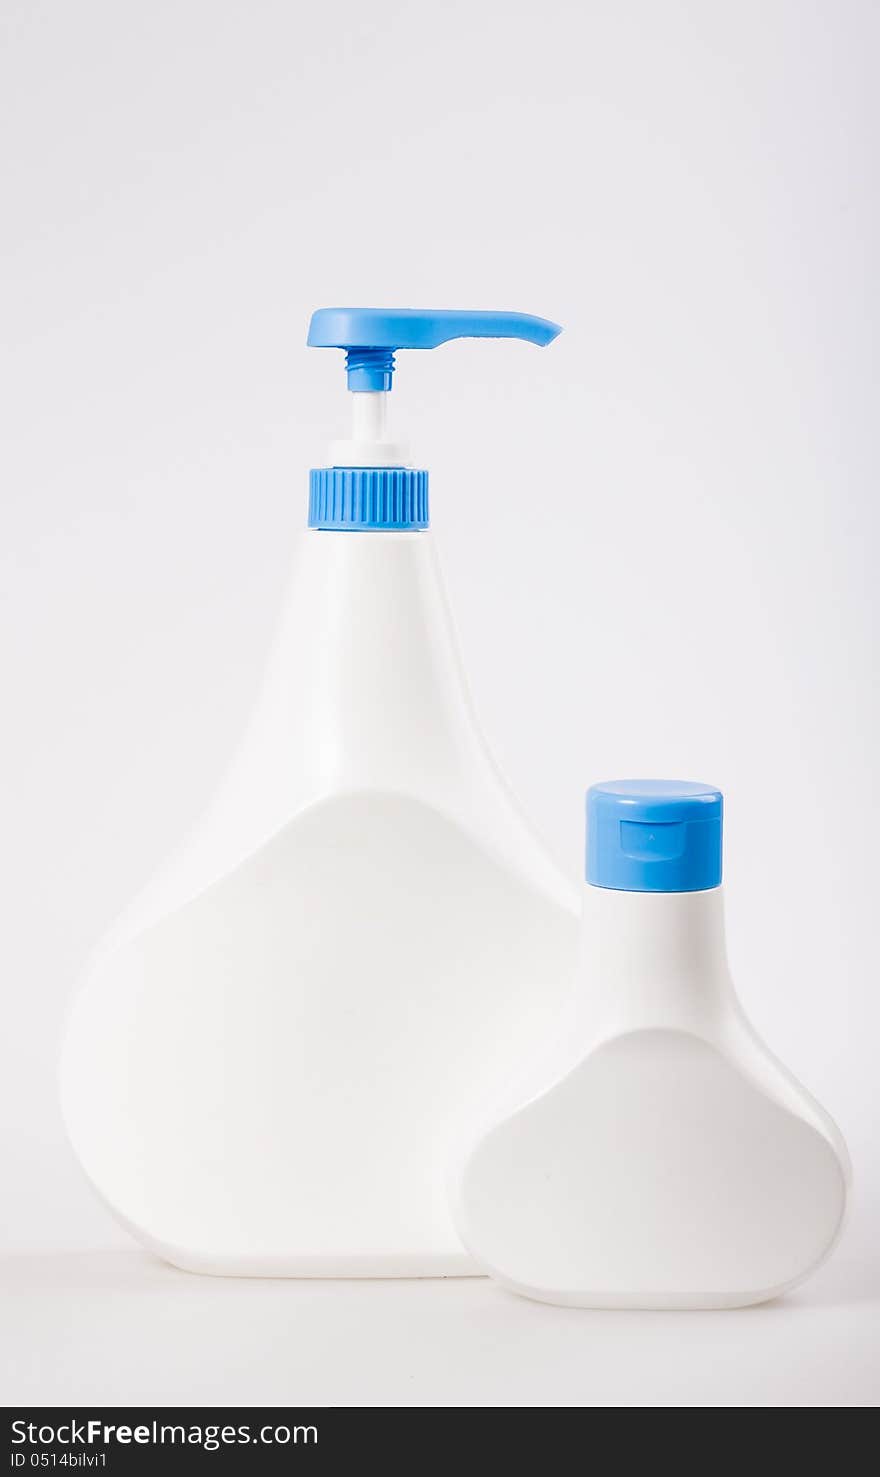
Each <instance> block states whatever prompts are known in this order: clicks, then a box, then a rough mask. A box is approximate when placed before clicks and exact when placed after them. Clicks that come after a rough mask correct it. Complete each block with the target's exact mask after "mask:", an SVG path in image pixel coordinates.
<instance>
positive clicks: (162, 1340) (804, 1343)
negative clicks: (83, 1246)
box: [0, 1248, 880, 1407]
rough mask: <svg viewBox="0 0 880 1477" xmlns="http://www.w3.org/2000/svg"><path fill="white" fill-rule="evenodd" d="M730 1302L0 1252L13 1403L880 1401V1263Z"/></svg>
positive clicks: (114, 1256) (837, 1262) (836, 1269)
mask: <svg viewBox="0 0 880 1477" xmlns="http://www.w3.org/2000/svg"><path fill="white" fill-rule="evenodd" d="M844 1251H845V1248H841V1255H840V1256H838V1257H837V1258H835V1259H834V1260H833V1261H832V1262H831V1263H830V1264H829V1265H828V1266H827V1267H825V1268H823V1269H822V1270H821V1271H820V1272H819V1273H818V1274H817V1275H816V1276H815V1277H814V1278H813V1280H812V1281H811V1282H809V1283H808V1284H806V1285H805V1286H804V1287H803V1289H802V1290H800V1291H798V1292H795V1293H793V1294H791V1295H790V1296H789V1297H788V1298H786V1299H784V1300H781V1301H779V1302H777V1303H772V1304H768V1305H765V1306H763V1307H758V1308H749V1309H743V1310H741V1311H736V1312H727V1313H619V1312H613V1313H612V1312H584V1311H580V1310H575V1309H565V1308H552V1307H546V1306H544V1305H540V1304H536V1303H530V1302H527V1301H524V1300H522V1299H520V1298H517V1297H515V1296H513V1295H511V1294H509V1293H506V1292H504V1291H503V1290H502V1289H501V1288H499V1287H497V1286H495V1285H494V1284H492V1283H491V1282H489V1281H486V1280H484V1279H482V1278H462V1279H450V1280H422V1281H416V1280H413V1281H400V1282H379V1281H363V1282H341V1281H340V1282H291V1281H287V1282H285V1281H260V1280H227V1279H219V1278H210V1277H196V1276H191V1275H188V1274H186V1273H183V1272H179V1271H177V1270H175V1269H174V1268H172V1267H169V1266H166V1265H164V1264H163V1263H162V1262H159V1261H156V1260H154V1259H153V1258H152V1257H150V1256H148V1255H146V1254H145V1253H141V1252H139V1251H136V1250H132V1251H104V1252H71V1253H52V1254H49V1253H46V1254H23V1255H6V1256H4V1257H3V1258H2V1259H0V1300H2V1320H0V1321H2V1335H0V1338H2V1345H0V1403H4V1404H6V1405H18V1404H21V1405H27V1404H30V1405H38V1406H49V1405H72V1406H77V1407H83V1406H88V1405H96V1406H98V1405H128V1404H131V1405H142V1406H143V1405H151V1404H155V1405H160V1406H162V1405H172V1406H173V1405H177V1406H185V1405H188V1404H193V1405H217V1406H222V1405H263V1404H265V1405H310V1404H311V1405H360V1406H374V1405H379V1406H389V1405H391V1406H394V1405H427V1406H462V1405H478V1406H480V1405H483V1406H485V1405H488V1406H509V1405H534V1406H553V1405H578V1406H582V1405H583V1406H590V1405H594V1406H654V1405H661V1406H662V1405H675V1406H722V1405H733V1406H736V1405H751V1406H758V1405H768V1406H779V1405H799V1406H812V1405H819V1406H833V1405H873V1404H876V1403H877V1402H878V1397H880V1272H878V1268H877V1264H876V1263H870V1262H867V1261H858V1260H853V1259H852V1258H847V1256H846V1255H844V1254H843V1253H844Z"/></svg>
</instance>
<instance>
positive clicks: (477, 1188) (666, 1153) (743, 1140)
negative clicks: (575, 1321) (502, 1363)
mask: <svg viewBox="0 0 880 1477" xmlns="http://www.w3.org/2000/svg"><path fill="white" fill-rule="evenodd" d="M721 826H722V798H721V795H720V793H719V792H718V791H717V790H712V789H710V788H708V787H706V786H703V785H690V784H679V783H677V782H666V781H651V780H633V781H623V782H620V783H614V784H606V785H597V786H595V787H594V788H593V789H592V790H590V792H589V794H588V805H587V838H588V839H587V886H586V889H585V894H584V915H583V948H582V959H581V968H580V977H579V981H578V986H577V990H576V992H575V996H574V999H573V1000H572V1001H571V1002H570V1007H569V1012H568V1015H567V1018H566V1026H565V1031H564V1033H563V1038H562V1039H561V1040H560V1042H559V1044H558V1046H557V1048H556V1049H555V1051H551V1053H549V1055H548V1056H547V1057H546V1059H545V1060H544V1061H543V1062H538V1061H536V1062H535V1063H534V1065H533V1070H532V1076H531V1080H530V1081H529V1083H528V1084H524V1085H523V1086H522V1087H521V1088H520V1089H519V1090H515V1091H514V1092H513V1093H512V1095H511V1096H510V1099H509V1101H508V1102H507V1104H506V1106H504V1107H500V1108H498V1109H497V1110H495V1111H493V1112H492V1113H491V1114H490V1116H489V1117H488V1118H487V1119H486V1121H485V1123H484V1126H483V1128H482V1130H481V1131H480V1132H478V1133H477V1132H476V1131H472V1133H471V1135H470V1144H469V1147H468V1149H467V1151H466V1153H465V1155H464V1159H463V1167H462V1168H461V1172H460V1174H459V1175H458V1177H457V1178H456V1180H455V1183H454V1186H453V1200H454V1205H455V1213H456V1221H457V1224H458V1227H459V1230H460V1232H461V1235H462V1239H463V1240H464V1242H465V1244H466V1245H467V1246H468V1248H469V1249H470V1251H471V1252H472V1253H473V1255H474V1257H475V1258H476V1260H477V1261H478V1262H479V1263H480V1264H481V1265H482V1266H483V1267H484V1268H485V1270H487V1271H488V1272H490V1273H491V1274H492V1275H493V1276H495V1277H497V1278H498V1279H499V1280H500V1281H501V1282H503V1283H505V1284H506V1285H507V1286H508V1287H510V1288H512V1289H513V1290H515V1291H516V1292H520V1293H523V1294H525V1295H527V1296H529V1297H533V1298H537V1299H539V1300H541V1301H544V1302H550V1303H563V1304H569V1305H573V1306H579V1307H590V1308H732V1307H740V1306H743V1305H745V1304H747V1303H757V1302H763V1301H765V1300H766V1299H768V1298H772V1297H776V1296H777V1295H778V1294H780V1293H782V1292H785V1291H786V1290H787V1289H788V1288H790V1287H792V1286H794V1285H795V1283H797V1282H799V1281H801V1279H802V1278H804V1277H806V1276H807V1274H808V1273H809V1272H810V1271H811V1270H813V1268H815V1267H816V1266H818V1264H819V1263H820V1262H821V1261H822V1260H824V1258H825V1257H826V1256H827V1255H828V1253H829V1252H830V1250H831V1248H832V1247H833V1245H834V1243H835V1241H836V1239H837V1236H838V1234H839V1231H840V1227H841V1224H842V1221H843V1215H844V1208H845V1203H846V1195H847V1187H848V1183H849V1163H848V1158H847V1152H846V1148H845V1145H844V1143H843V1140H842V1138H841V1136H840V1134H839V1132H838V1130H837V1129H836V1128H835V1126H834V1124H833V1123H832V1122H831V1120H830V1118H828V1116H827V1115H826V1114H825V1113H824V1112H823V1111H822V1109H821V1108H820V1107H819V1106H818V1105H817V1104H816V1103H815V1102H814V1101H813V1100H812V1098H810V1097H809V1096H808V1095H807V1093H806V1092H805V1091H804V1089H803V1088H802V1087H800V1085H799V1084H798V1083H797V1082H796V1081H795V1080H794V1078H793V1077H791V1076H790V1075H789V1073H788V1072H787V1071H785V1069H784V1068H783V1067H782V1066H781V1065H780V1064H779V1062H778V1061H777V1060H776V1059H775V1057H773V1056H772V1055H771V1054H770V1052H769V1051H768V1050H767V1048H766V1047H765V1046H764V1045H763V1043H762V1042H761V1041H760V1040H759V1038H758V1037H757V1036H756V1034H755V1032H754V1031H753V1029H752V1027H751V1026H750V1025H749V1022H748V1021H747V1019H746V1017H745V1015H744V1014H743V1011H742V1008H741V1006H740V1004H739V1001H738V1000H737V997H736V994H735V992H734V988H733V984H732V981H731V978H730V972H729V969H728V965H727V958H726V953H725V944H724V919H723V903H722V892H721V886H720V883H721Z"/></svg>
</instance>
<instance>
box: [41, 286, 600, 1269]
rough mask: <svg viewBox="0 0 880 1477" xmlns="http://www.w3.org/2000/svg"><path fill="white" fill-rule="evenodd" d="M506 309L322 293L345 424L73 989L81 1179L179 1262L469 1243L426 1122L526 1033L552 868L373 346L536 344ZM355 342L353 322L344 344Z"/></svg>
mask: <svg viewBox="0 0 880 1477" xmlns="http://www.w3.org/2000/svg"><path fill="white" fill-rule="evenodd" d="M557 332H558V329H557V328H556V327H555V326H554V325H552V324H548V323H546V322H544V321H543V320H541V319H534V318H529V317H526V316H525V315H520V314H453V313H417V312H413V311H402V312H396V313H386V312H381V311H378V310H347V309H346V310H339V309H330V310H323V311H322V312H320V313H317V314H315V316H314V318H313V320H312V327H311V331H310V336H309V342H310V344H312V345H315V346H335V347H342V348H346V349H347V350H348V358H347V366H348V380H349V389H350V390H351V391H352V392H353V393H352V396H351V400H352V405H353V412H354V433H353V437H352V439H351V441H349V442H344V443H340V444H339V445H337V446H335V447H334V448H333V455H332V458H331V460H332V463H333V465H332V466H331V467H327V468H323V469H320V470H318V471H316V472H313V473H312V478H311V482H312V485H311V503H310V519H309V522H310V528H309V530H308V532H307V533H306V534H305V535H304V537H303V539H302V542H301V544H300V547H299V549H298V551H297V557H296V562H295V567H294V571H293V577H292V580H291V584H290V592H289V598H288V601H287V607H286V611H285V614H284V617H283V620H282V623H281V628H280V631H279V634H278V638H277V642H276V644H275V648H274V652H273V654H272V657H271V660H270V663H269V666H268V671H267V673H266V677H265V682H264V685H263V689H262V693H261V695H260V698H259V701H258V704H257V707H256V711H255V712H254V714H253V717H252V719H251V722H250V725H249V727H248V729H247V732H246V735H245V737H244V740H243V743H242V745H241V747H240V749H239V752H238V754H237V756H236V757H235V759H234V761H233V763H232V765H231V768H230V769H229V772H228V774H227V776H226V780H225V783H224V784H223V785H222V787H221V790H220V792H219V794H218V795H217V796H216V798H215V800H214V802H213V804H212V806H211V807H210V810H209V812H208V814H207V815H206V816H205V817H204V820H203V822H202V824H201V826H200V827H199V828H198V829H197V831H196V832H195V834H194V835H192V836H191V837H190V838H189V839H188V841H187V842H186V843H185V845H184V846H183V847H182V848H181V849H180V850H179V852H178V853H177V855H176V856H175V857H174V858H173V859H172V860H171V862H170V863H169V864H168V865H167V866H166V868H165V869H164V870H163V871H162V873H161V874H160V875H159V876H158V877H157V878H156V879H155V881H154V882H153V884H152V885H151V886H149V887H148V888H147V890H146V892H145V893H144V894H143V895H142V896H141V897H140V898H139V899H138V901H137V902H136V903H135V904H134V906H133V907H132V908H131V909H130V910H129V911H128V912H127V913H126V914H125V915H124V916H123V918H122V919H121V920H120V921H119V923H118V924H117V926H116V927H115V928H114V930H113V932H112V934H111V936H110V937H109V938H108V939H107V940H106V941H105V943H104V945H103V946H102V948H101V949H100V950H99V952H98V954H97V956H96V957H95V959H94V961H93V963H92V966H91V968H90V970H89V973H88V976H87V978H86V980H85V983H84V985H83V987H82V988H81V990H80V993H79V995H78V997H77V998H76V1001H75V1004H74V1007H73V1010H72V1013H71V1017H70V1023H69V1029H68V1033H67V1038H66V1042H65V1046H64V1051H63V1060H62V1073H61V1090H62V1106H63V1112H64V1118H65V1121H66V1125H67V1129H68V1133H69V1135H70V1138H71V1141H72V1143H73V1146H74V1148H75V1150H76V1152H77V1154H78V1155H79V1158H80V1160H81V1162H82V1164H83V1167H84V1168H85V1171H86V1173H87V1175H88V1176H89V1178H90V1180H91V1181H92V1183H93V1185H94V1187H95V1188H96V1190H97V1191H98V1193H99V1194H100V1195H101V1196H102V1198H103V1199H104V1201H105V1202H106V1204H107V1205H108V1206H109V1207H110V1209H111V1210H112V1211H113V1212H114V1213H115V1214H116V1215H117V1217H118V1218H119V1219H120V1220H121V1221H122V1222H123V1223H124V1224H125V1225H126V1226H127V1227H128V1229H129V1230H130V1231H131V1232H132V1233H133V1235H135V1236H136V1237H137V1238H138V1239H139V1240H140V1241H142V1242H143V1243H144V1244H145V1245H146V1246H148V1247H149V1248H151V1249H152V1250H154V1251H155V1252H157V1253H158V1254H159V1255H161V1256H163V1257H165V1258H167V1259H168V1260H169V1261H172V1262H174V1263H176V1264H177V1265H178V1266H181V1267H184V1268H187V1269H190V1270H193V1271H200V1272H211V1273H221V1274H222V1273H230V1274H236V1273H238V1274H246V1275H258V1276H259V1275H265V1276H414V1275H430V1274H448V1273H460V1272H468V1271H471V1270H473V1268H472V1266H471V1264H470V1262H469V1259H468V1257H467V1255H466V1254H465V1252H464V1250H463V1248H462V1246H461V1243H460V1241H459V1238H458V1236H457V1234H456V1231H455V1229H454V1227H453V1225H452V1222H451V1218H450V1213H449V1209H448V1206H447V1202H446V1197H445V1187H444V1171H445V1166H446V1160H447V1157H448V1153H449V1144H450V1141H451V1139H452V1138H453V1137H454V1135H455V1134H456V1132H458V1131H460V1124H461V1122H462V1120H463V1119H466V1117H467V1115H469V1114H472V1113H473V1112H474V1111H476V1108H477V1105H478V1104H479V1103H480V1102H481V1100H482V1099H483V1097H484V1095H485V1094H486V1093H491V1092H492V1091H493V1090H496V1089H497V1085H498V1083H500V1082H501V1081H503V1080H504V1079H505V1078H506V1077H507V1075H508V1074H509V1073H510V1072H511V1071H512V1070H515V1068H516V1066H517V1064H518V1063H519V1062H520V1061H521V1060H522V1059H523V1058H524V1057H525V1056H526V1054H527V1052H528V1051H529V1049H530V1048H531V1046H532V1044H533V1041H534V1039H535V1038H536V1037H537V1038H539V1039H540V1038H541V1037H542V1035H543V1034H544V1033H545V1032H547V1031H549V1030H550V1028H551V1026H552V1023H553V1021H554V1017H555V1015H556V1013H557V1012H558V1010H559V1008H560V1004H561V1000H562V998H563V993H564V988H565V980H566V976H567V974H568V973H569V971H570V970H571V968H572V967H573V965H574V960H575V955H576V939H577V922H576V895H575V891H574V889H573V888H571V887H570V886H569V884H568V883H567V881H566V880H565V879H564V878H563V877H562V876H561V875H560V874H559V873H558V872H557V871H556V869H555V868H554V866H553V865H552V864H551V863H550V861H549V860H548V858H547V857H546V856H545V855H544V853H543V851H542V850H541V848H540V846H539V845H538V843H537V842H536V840H535V838H534V837H533V835H532V833H531V832H530V830H529V829H528V827H527V826H526V824H525V823H524V821H523V820H522V818H521V817H520V815H519V812H518V811H517V810H516V808H515V806H514V804H513V802H512V800H511V798H510V796H509V794H508V791H507V789H506V788H505V786H504V784H503V782H502V780H501V778H500V777H499V775H498V772H497V771H496V769H495V767H494V765H493V763H492V760H491V758H490V756H489V754H488V752H487V750H486V747H485V744H484V742H483V739H482V737H481V736H480V733H479V730H478V729H477V726H476V724H475V721H474V717H473V713H472V710H471V706H470V703H469V700H468V697H467V692H466V689H465V685H464V681H463V678H462V673H461V669H460V666H459V660H458V655H457V652H456V648H455V642H454V638H453V632H452V628H451V625H450V619H449V614H448V611H447V606H446V599H445V595H444V591H443V586H442V582H441V579H440V574H439V570H438V565H437V560H436V556H435V552H434V548H433V546H432V542H431V535H430V533H429V532H428V529H427V522H428V517H427V473H426V472H420V471H414V470H411V469H410V468H408V467H407V466H406V465H405V457H404V454H403V452H402V450H401V448H400V447H398V446H395V445H393V444H392V443H390V442H389V441H388V440H387V439H386V436H385V431H384V417H385V400H386V394H387V391H388V390H389V389H390V387H391V376H392V370H393V363H394V360H393V351H394V349H396V348H400V347H412V348H431V347H434V346H435V345H437V344H440V343H443V342H445V341H446V340H447V339H450V338H455V337H460V336H475V337H482V336H492V337H519V338H524V339H527V340H529V341H531V342H533V343H537V344H544V343H548V342H550V340H551V339H552V338H554V337H555V335H556V333H557ZM365 345H367V346H368V347H364V346H365Z"/></svg>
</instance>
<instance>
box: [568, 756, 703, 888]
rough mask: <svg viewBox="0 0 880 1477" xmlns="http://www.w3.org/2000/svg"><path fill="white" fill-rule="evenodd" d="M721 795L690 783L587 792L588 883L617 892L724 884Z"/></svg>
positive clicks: (625, 783)
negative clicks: (722, 882)
mask: <svg viewBox="0 0 880 1477" xmlns="http://www.w3.org/2000/svg"><path fill="white" fill-rule="evenodd" d="M723 810H724V799H723V796H722V794H721V791H720V790H716V789H714V788H713V787H712V786H711V785H699V784H692V783H690V782H689V781H687V780H610V781H608V782H606V783H605V784H601V785H593V786H592V787H591V789H589V790H588V791H587V881H588V882H591V883H592V884H593V886H594V887H609V888H612V889H614V890H615V891H617V892H703V891H705V890H706V889H707V888H710V887H717V886H718V885H719V883H720V882H721V831H722V821H723Z"/></svg>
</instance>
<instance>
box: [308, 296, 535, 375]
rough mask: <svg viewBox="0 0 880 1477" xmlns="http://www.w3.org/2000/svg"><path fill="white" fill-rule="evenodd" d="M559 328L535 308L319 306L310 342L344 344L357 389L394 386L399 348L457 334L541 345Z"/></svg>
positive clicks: (432, 346)
mask: <svg viewBox="0 0 880 1477" xmlns="http://www.w3.org/2000/svg"><path fill="white" fill-rule="evenodd" d="M561 332H562V329H561V328H560V327H559V324H558V323H551V322H550V321H549V320H548V319H547V318H535V317H533V316H532V314H531V313H493V312H487V311H478V312H468V311H467V310H462V311H460V312H459V311H456V310H454V309H449V308H437V309H423V308H319V309H318V311H317V312H316V313H313V314H312V321H311V323H310V324H309V336H308V340H307V342H308V344H309V346H310V347H311V348H313V349H345V350H346V357H345V367H346V371H347V373H348V388H349V389H350V390H353V391H355V392H358V391H377V390H390V389H391V380H392V376H393V374H394V354H395V351H396V350H397V349H436V348H437V347H438V345H440V344H445V343H448V342H449V340H450V339H454V338H518V339H523V340H525V342H526V343H529V344H538V345H539V346H540V347H543V346H544V345H545V344H550V343H552V342H553V340H554V339H555V338H556V336H557V334H559V333H561Z"/></svg>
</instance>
